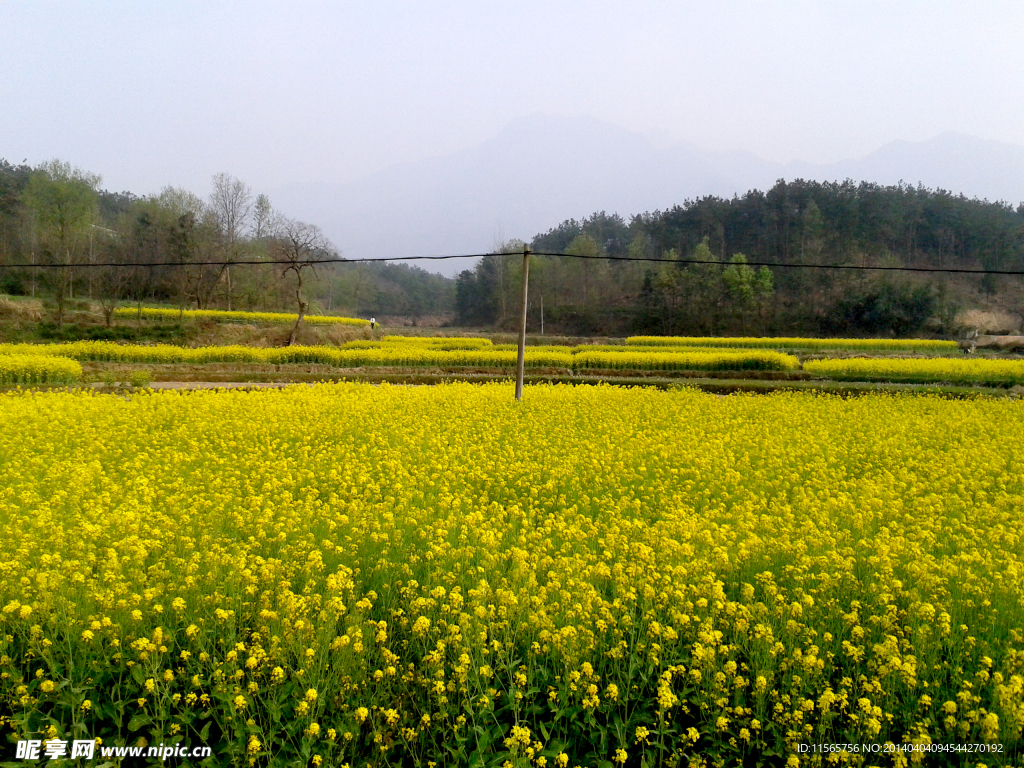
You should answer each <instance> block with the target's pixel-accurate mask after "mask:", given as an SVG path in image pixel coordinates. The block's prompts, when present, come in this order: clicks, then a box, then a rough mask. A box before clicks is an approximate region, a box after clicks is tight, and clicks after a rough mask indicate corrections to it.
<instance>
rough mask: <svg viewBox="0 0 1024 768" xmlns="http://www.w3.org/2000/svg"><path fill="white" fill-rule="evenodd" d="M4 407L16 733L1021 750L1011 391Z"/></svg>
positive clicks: (151, 396)
mask: <svg viewBox="0 0 1024 768" xmlns="http://www.w3.org/2000/svg"><path fill="white" fill-rule="evenodd" d="M0 424H3V425H4V428H3V429H2V430H0V468H2V477H3V480H2V483H0V623H2V629H3V632H2V633H0V720H2V724H0V734H2V735H3V737H4V741H3V743H6V742H7V740H8V739H16V738H61V739H72V738H83V736H84V735H88V736H89V737H97V738H101V739H102V740H103V744H105V745H114V744H136V743H151V744H156V743H161V742H163V743H171V742H173V741H175V740H177V739H183V740H184V741H185V742H188V743H190V744H192V745H196V744H202V743H206V744H209V745H210V746H212V747H213V749H214V758H215V762H216V764H217V765H247V764H249V765H274V766H278V765H282V766H283V765H314V766H321V765H323V766H360V768H362V766H367V765H370V766H386V765H394V766H397V765H410V766H411V765H423V766H428V765H437V766H452V765H471V764H479V765H485V764H486V765H495V766H497V765H510V766H517V767H520V768H527V766H536V767H537V768H545V767H546V766H549V767H557V768H568V766H607V765H614V766H618V765H626V766H638V767H639V766H652V767H653V766H677V765H694V766H718V765H758V764H768V765H787V766H798V765H800V766H807V765H832V764H862V765H881V764H885V765H904V764H908V763H909V764H923V765H939V764H948V763H960V762H961V761H963V762H966V763H968V764H971V765H981V764H984V765H987V766H993V765H1008V764H1015V765H1020V764H1021V761H1020V757H1019V755H1020V749H1021V745H1022V738H1021V729H1022V726H1024V541H1022V529H1021V524H1022V516H1024V442H1022V441H1021V439H1020V436H1021V434H1022V431H1024V404H1022V403H1019V402H1015V401H1009V400H988V399H978V400H972V401H951V400H943V399H939V398H937V397H929V396H917V397H912V396H888V395H871V396H865V397H862V398H851V399H842V398H839V397H834V396H815V395H807V394H795V393H790V394H778V395H772V396H746V395H736V396H729V397H717V396H713V395H706V394H702V393H699V392H696V391H693V390H689V389H682V390H678V391H671V392H659V391H654V390H645V389H625V388H612V387H607V386H601V387H590V386H577V387H570V386H536V387H528V388H527V390H526V396H525V400H524V402H523V403H520V404H516V403H515V402H513V401H512V397H511V390H510V388H509V387H508V386H507V385H486V386H472V385H468V384H451V385H444V386H438V387H392V386H386V385H384V386H379V387H375V386H370V385H361V384H338V385H317V386H313V387H292V388H289V389H286V390H283V391H268V390H262V391H255V392H238V391H220V392H217V391H202V392H193V393H153V392H142V393H139V394H136V395H133V396H130V397H124V396H111V395H98V394H92V393H43V392H28V393H18V394H6V395H0ZM139 739H145V740H146V741H145V742H139V741H138V740H139ZM835 743H841V744H858V745H860V744H864V745H872V744H873V745H877V749H879V750H880V752H878V753H868V754H867V755H864V754H863V753H858V754H854V753H847V754H845V755H842V756H841V755H839V754H838V753H832V754H831V755H830V756H828V757H827V756H825V755H822V754H820V753H819V754H817V755H815V754H813V753H809V752H808V751H807V749H806V745H810V744H835ZM929 744H931V745H933V748H939V747H938V745H947V744H973V745H975V749H976V750H978V749H980V750H983V751H981V752H978V751H974V752H972V753H971V754H949V753H942V754H938V755H936V754H928V753H925V752H924V751H922V750H923V749H925V748H926V746H927V745H929ZM802 745H804V746H802ZM979 745H980V746H979ZM6 748H7V749H9V750H10V752H9V755H10V757H9V759H13V745H10V746H8V747H6ZM897 748H898V751H893V750H897ZM942 748H945V747H942ZM904 749H910V750H914V749H916V750H917V751H902V750H904ZM1014 755H1017V757H1016V758H1015V757H1014Z"/></svg>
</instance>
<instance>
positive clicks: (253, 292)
mask: <svg viewBox="0 0 1024 768" xmlns="http://www.w3.org/2000/svg"><path fill="white" fill-rule="evenodd" d="M100 182H101V179H100V177H99V176H97V175H95V174H92V173H89V172H87V171H83V170H81V169H79V168H75V167H73V166H72V165H71V164H69V163H66V162H63V161H60V160H52V161H49V162H46V163H43V164H41V165H39V166H37V167H29V166H27V165H24V164H22V165H13V164H11V163H9V162H7V161H5V160H0V265H2V266H3V267H4V268H3V269H0V292H3V293H8V294H14V295H31V296H40V297H42V298H44V299H45V300H46V301H47V302H48V303H49V304H50V305H52V308H53V311H54V315H55V319H56V321H57V323H58V324H59V323H62V322H63V321H64V319H65V314H66V309H67V307H68V303H69V302H71V301H74V300H75V299H76V298H78V299H86V298H88V299H91V300H94V301H97V302H99V304H100V305H101V306H102V309H103V313H104V316H105V319H106V322H107V323H108V324H109V323H110V322H111V321H112V317H113V311H114V309H115V307H116V306H117V305H118V304H123V303H126V302H133V303H136V302H160V303H170V304H173V305H177V306H179V307H181V308H183V309H184V308H190V307H194V308H198V309H207V308H223V309H228V310H232V309H242V310H256V311H264V310H282V309H283V310H289V311H293V312H296V313H297V314H298V317H299V322H301V318H302V316H303V315H304V314H306V313H307V312H309V311H312V310H316V311H324V312H341V313H345V314H353V315H365V316H370V315H385V314H390V315H408V316H411V317H413V318H416V317H419V316H424V315H432V314H444V313H446V312H449V311H450V309H451V306H452V302H453V299H454V281H452V280H450V279H447V278H443V277H441V276H440V275H434V274H431V273H428V272H425V271H424V270H421V269H418V268H415V267H408V266H405V265H392V264H386V263H382V264H358V265H356V264H352V265H339V264H329V263H324V262H327V261H329V260H334V259H338V258H342V257H341V254H340V251H339V250H338V248H337V247H336V246H335V245H334V244H333V243H331V242H330V240H329V239H328V238H327V237H326V236H325V235H324V234H323V232H321V231H320V229H319V228H318V227H316V226H315V225H312V224H308V223H305V222H301V221H298V220H295V219H291V218H289V217H287V216H285V215H283V214H282V213H281V212H280V211H278V210H276V209H275V208H274V207H273V206H272V205H271V202H270V200H269V198H268V197H267V195H265V194H254V192H253V190H252V189H251V188H250V187H249V186H248V185H247V184H245V183H244V182H243V181H241V180H239V179H237V178H235V177H233V176H231V175H230V174H227V173H220V174H217V175H215V176H214V177H213V179H212V184H211V186H212V191H211V193H210V195H209V196H208V197H207V198H201V197H199V196H198V195H196V194H194V193H192V192H190V191H188V190H184V189H180V188H175V187H166V188H164V189H163V190H162V191H161V192H160V193H159V194H157V195H150V196H145V197H139V196H136V195H133V194H131V193H127V192H123V193H111V192H108V191H106V190H103V189H101V188H100ZM253 261H255V262H267V264H266V265H263V264H261V263H257V264H256V265H252V266H250V265H247V266H245V267H244V268H243V267H240V266H234V265H235V264H237V262H253ZM209 262H218V263H216V264H212V265H211V264H209ZM271 262H280V263H276V264H275V263H271ZM318 262H319V263H318ZM102 264H110V265H113V266H110V267H103V266H99V267H95V266H88V265H102ZM166 264H172V265H173V266H165V265H166ZM29 265H45V267H46V268H45V269H39V268H32V267H31V266H29ZM126 265H133V266H126ZM297 326H298V323H297V324H296V327H297ZM293 336H294V333H293Z"/></svg>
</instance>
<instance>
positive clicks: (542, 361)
mask: <svg viewBox="0 0 1024 768" xmlns="http://www.w3.org/2000/svg"><path fill="white" fill-rule="evenodd" d="M12 354H20V355H36V356H40V355H53V356H60V357H70V358H72V359H75V360H93V361H108V362H125V363H193V364H202V363H221V362H228V363H231V362H235V363H269V364H274V365H281V364H286V363H318V364H321V365H333V366H337V367H341V368H345V367H348V368H352V367H360V366H378V367H379V366H392V367H393V366H443V367H453V368H465V367H486V368H512V367H514V366H515V364H516V356H517V351H516V350H514V349H506V348H504V347H499V348H495V347H494V346H493V345H491V342H490V341H489V340H487V339H459V338H454V339H444V338H433V339H427V340H424V341H419V340H418V339H417V340H409V339H403V338H401V337H387V338H386V339H385V340H383V341H373V340H360V341H353V342H349V343H348V344H345V345H343V346H341V347H328V346H313V347H303V346H294V347H247V346H242V345H233V346H219V347H194V348H190V347H177V346H173V345H170V344H153V345H139V344H117V343H115V342H112V341H74V342H70V343H67V344H0V356H4V355H12ZM525 364H526V365H527V366H528V367H530V368H564V369H577V370H587V369H628V370H687V369H689V370H783V371H787V370H794V369H796V368H798V367H799V361H798V360H797V359H796V358H795V357H792V356H791V355H786V354H781V353H779V352H771V351H767V350H744V351H736V350H723V349H719V350H714V349H709V350H694V351H692V352H685V353H680V352H663V351H660V350H636V351H628V350H627V352H589V351H583V348H576V353H575V354H574V350H573V348H571V347H551V346H543V347H541V346H536V347H527V348H526V355H525Z"/></svg>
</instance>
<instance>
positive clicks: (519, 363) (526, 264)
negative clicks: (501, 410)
mask: <svg viewBox="0 0 1024 768" xmlns="http://www.w3.org/2000/svg"><path fill="white" fill-rule="evenodd" d="M529 283H530V248H529V246H523V304H522V311H521V312H520V315H519V356H518V357H517V358H516V400H517V401H521V400H522V399H523V368H525V367H526V300H527V296H528V292H527V288H528V286H529Z"/></svg>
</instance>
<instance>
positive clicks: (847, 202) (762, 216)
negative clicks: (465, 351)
mask: <svg viewBox="0 0 1024 768" xmlns="http://www.w3.org/2000/svg"><path fill="white" fill-rule="evenodd" d="M531 245H532V247H533V248H534V249H535V250H541V251H554V252H569V253H580V254H590V255H598V254H602V253H603V254H608V255H615V256H624V255H634V256H644V257H654V258H659V259H665V260H666V263H665V264H663V265H662V264H651V263H644V262H632V263H630V262H611V263H609V262H593V261H589V262H587V261H580V260H570V259H558V258H551V257H537V258H536V260H535V261H534V262H532V264H531V294H532V296H533V297H534V298H533V302H532V304H531V309H530V324H531V328H532V327H533V325H535V324H537V325H539V323H540V300H541V295H543V302H544V314H545V317H544V321H545V328H546V329H558V330H567V331H568V330H571V331H573V332H578V333H579V332H594V333H619V332H625V331H649V332H654V333H695V334H696V333H733V332H744V333H788V332H795V331H800V332H808V333H830V334H843V333H867V334H879V335H889V334H909V333H926V332H934V333H950V332H952V331H953V330H954V329H953V318H954V317H955V315H956V313H957V311H958V310H959V309H962V308H967V307H974V306H983V307H999V308H1002V309H1008V310H1012V311H1019V309H1020V303H1021V299H1022V298H1024V292H1022V291H1021V289H1022V287H1024V283H1022V281H1021V280H1020V279H1019V278H1016V277H993V276H986V277H984V278H981V277H977V276H965V275H934V274H913V273H892V272H890V273H878V272H853V271H836V270H810V269H787V268H775V269H771V270H768V269H753V268H750V267H747V266H745V265H744V264H743V262H744V261H770V262H777V263H781V264H794V263H809V264H847V265H875V266H915V267H918V266H919V267H970V268H985V269H995V270H1022V269H1024V203H1022V204H1020V205H1018V206H1017V207H1013V206H1011V205H1009V204H1006V203H1001V202H999V203H992V202H988V201H983V200H977V199H968V198H966V197H964V196H962V195H954V194H952V193H949V192H946V191H944V190H931V189H926V188H922V187H911V186H906V185H897V186H880V185H877V184H871V183H866V182H865V183H860V184H856V183H854V182H851V181H847V182H844V183H820V182H813V181H801V180H798V181H793V182H785V181H779V182H777V183H776V184H775V186H773V187H772V188H771V189H769V190H768V191H767V192H762V191H760V190H752V191H750V192H747V193H746V194H744V195H743V196H741V197H740V196H736V197H733V198H732V199H723V198H719V197H704V198H701V199H698V200H691V201H687V202H685V203H684V204H682V205H678V206H675V207H674V208H671V209H669V210H666V211H657V212H654V213H645V214H641V215H636V216H633V217H632V218H631V219H630V220H629V221H628V222H627V221H625V220H624V219H622V218H621V217H619V216H617V215H608V214H606V213H603V212H602V213H595V214H594V215H593V216H591V217H590V218H588V219H586V220H583V221H574V220H570V221H566V222H564V223H562V224H561V225H560V226H558V227H556V228H554V229H552V230H550V231H548V232H546V233H544V234H540V235H537V236H536V237H534V238H533V240H532V242H531ZM677 259H700V260H707V259H714V260H717V261H718V262H720V263H721V266H714V265H711V266H695V265H689V266H687V265H681V264H672V263H671V262H672V261H673V260H677ZM503 261H504V260H502V259H500V258H498V257H491V258H490V259H486V260H484V261H483V262H481V263H480V264H479V265H477V267H476V269H475V270H474V271H472V272H464V273H462V275H460V276H459V279H458V284H457V298H456V303H457V307H458V311H459V314H460V317H461V319H462V321H464V322H476V323H494V324H499V325H501V324H503V323H507V322H508V320H509V310H508V308H509V307H513V306H515V302H514V301H512V300H511V297H512V294H513V293H514V291H515V284H516V281H517V279H518V278H517V277H516V276H517V275H518V268H519V267H518V262H517V261H516V260H515V259H514V258H513V259H510V260H507V261H508V263H507V264H504V263H502V262H503Z"/></svg>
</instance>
